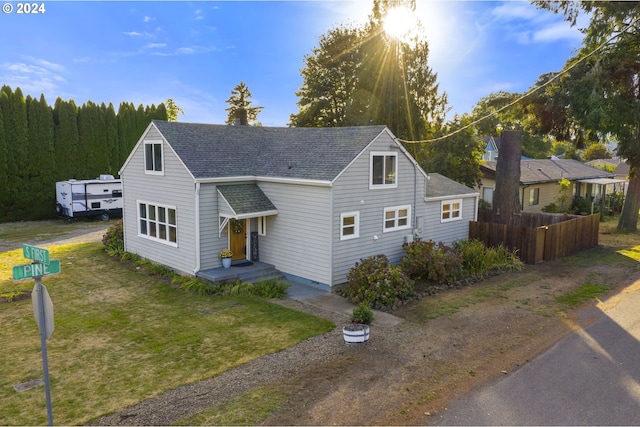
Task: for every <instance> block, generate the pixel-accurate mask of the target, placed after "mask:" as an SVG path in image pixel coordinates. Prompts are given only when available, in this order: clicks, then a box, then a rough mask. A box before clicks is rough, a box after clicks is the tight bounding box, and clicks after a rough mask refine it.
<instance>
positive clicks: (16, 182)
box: [0, 85, 167, 222]
mask: <svg viewBox="0 0 640 427" xmlns="http://www.w3.org/2000/svg"><path fill="white" fill-rule="evenodd" d="M153 119H157V120H166V119H167V111H166V108H165V106H164V104H160V105H159V106H157V107H156V106H155V105H151V106H142V105H139V106H138V107H135V106H134V105H133V104H131V103H126V102H123V103H121V104H120V106H119V108H118V112H117V113H116V112H115V108H114V107H113V105H112V104H109V105H105V104H104V103H102V104H100V105H98V104H96V103H94V102H92V101H87V102H86V103H85V104H83V105H81V106H80V107H78V106H76V104H75V102H74V101H73V100H69V101H65V100H63V99H61V98H58V99H56V102H55V105H54V106H53V108H52V107H50V106H49V105H48V104H47V101H46V100H45V98H44V95H41V96H40V99H36V98H32V97H31V96H27V98H26V99H25V97H24V95H23V93H22V90H21V89H20V88H16V89H15V90H12V89H11V88H10V87H9V86H6V85H5V86H3V87H2V89H1V90H0V222H8V221H24V220H35V219H46V218H52V217H54V216H55V197H56V194H55V183H56V181H63V180H67V179H70V178H75V179H92V178H96V177H97V176H99V175H100V174H105V173H106V174H111V175H114V176H117V173H118V170H119V169H120V167H121V166H122V164H123V163H124V161H125V160H126V158H127V156H128V155H129V153H130V151H131V149H132V148H133V146H134V145H135V143H136V142H137V141H138V139H139V138H140V136H141V135H142V132H143V131H144V130H145V129H146V127H147V126H148V125H149V122H150V121H151V120H153Z"/></svg>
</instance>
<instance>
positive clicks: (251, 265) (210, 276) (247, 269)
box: [196, 260, 284, 283]
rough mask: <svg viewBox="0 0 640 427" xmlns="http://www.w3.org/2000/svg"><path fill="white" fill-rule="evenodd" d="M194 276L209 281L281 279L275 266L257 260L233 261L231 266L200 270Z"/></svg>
mask: <svg viewBox="0 0 640 427" xmlns="http://www.w3.org/2000/svg"><path fill="white" fill-rule="evenodd" d="M196 277H199V278H201V279H205V280H208V281H210V282H214V283H215V282H222V283H228V282H234V281H236V280H237V279H240V280H242V281H243V282H257V281H260V280H267V279H283V278H284V277H283V276H282V274H281V273H280V272H279V271H278V270H276V268H275V267H274V266H273V265H271V264H267V263H264V262H259V261H246V260H242V261H235V262H232V263H231V267H229V268H224V267H218V268H210V269H207V270H200V271H199V272H198V273H197V274H196Z"/></svg>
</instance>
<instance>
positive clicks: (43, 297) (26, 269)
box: [13, 244, 60, 426]
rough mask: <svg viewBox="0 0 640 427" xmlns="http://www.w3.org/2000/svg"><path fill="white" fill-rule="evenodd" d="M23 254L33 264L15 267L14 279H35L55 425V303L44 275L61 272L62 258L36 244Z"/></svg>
mask: <svg viewBox="0 0 640 427" xmlns="http://www.w3.org/2000/svg"><path fill="white" fill-rule="evenodd" d="M22 254H23V255H24V257H25V258H27V259H30V260H32V261H33V262H32V263H31V264H21V265H16V266H14V267H13V279H14V280H22V279H31V278H33V279H35V282H36V284H35V286H34V288H33V292H32V293H31V302H32V304H33V315H34V317H35V319H36V323H37V324H38V329H39V330H40V346H41V347H42V369H43V371H44V390H45V395H46V399H47V418H48V420H49V425H50V426H52V425H53V410H52V408H51V384H50V382H49V358H48V357H47V340H48V339H50V338H51V335H52V334H53V303H52V302H51V297H49V292H47V288H46V287H45V286H44V285H43V284H42V276H47V275H49V274H56V273H60V260H57V259H50V258H49V251H48V250H46V249H43V248H38V247H36V246H31V245H27V244H24V245H22Z"/></svg>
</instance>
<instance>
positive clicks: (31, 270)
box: [13, 259, 60, 280]
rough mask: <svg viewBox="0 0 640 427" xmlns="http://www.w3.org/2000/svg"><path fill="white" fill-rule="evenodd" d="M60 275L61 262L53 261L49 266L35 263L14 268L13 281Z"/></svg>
mask: <svg viewBox="0 0 640 427" xmlns="http://www.w3.org/2000/svg"><path fill="white" fill-rule="evenodd" d="M57 273H60V260H59V259H52V260H51V261H50V262H49V263H48V264H41V263H37V262H36V263H33V264H21V265H14V266H13V280H22V279H31V278H33V277H41V276H47V275H49V274H57Z"/></svg>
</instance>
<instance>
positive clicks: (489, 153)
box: [480, 136, 531, 162]
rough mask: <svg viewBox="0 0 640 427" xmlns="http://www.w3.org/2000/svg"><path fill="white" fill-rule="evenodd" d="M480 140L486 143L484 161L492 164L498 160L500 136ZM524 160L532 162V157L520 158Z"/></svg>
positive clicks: (485, 137)
mask: <svg viewBox="0 0 640 427" xmlns="http://www.w3.org/2000/svg"><path fill="white" fill-rule="evenodd" d="M480 139H482V141H483V142H484V143H485V147H484V153H483V154H482V160H484V161H487V162H492V161H496V160H498V154H500V142H501V140H500V137H499V136H483V137H481V138H480ZM520 158H521V159H522V160H531V158H530V157H527V156H520Z"/></svg>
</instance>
